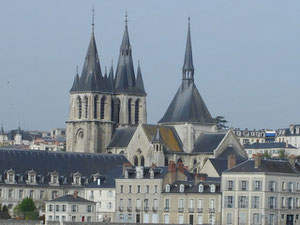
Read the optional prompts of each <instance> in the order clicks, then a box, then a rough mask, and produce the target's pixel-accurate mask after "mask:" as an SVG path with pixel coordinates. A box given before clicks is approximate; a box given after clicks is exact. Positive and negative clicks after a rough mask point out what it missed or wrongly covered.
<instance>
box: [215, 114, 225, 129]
mask: <svg viewBox="0 0 300 225" xmlns="http://www.w3.org/2000/svg"><path fill="white" fill-rule="evenodd" d="M214 120H215V121H216V123H217V128H218V129H219V130H222V129H226V128H228V126H227V125H226V124H227V123H228V121H227V120H226V119H225V117H224V116H216V117H215V118H214Z"/></svg>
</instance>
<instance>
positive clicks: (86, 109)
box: [84, 97, 89, 119]
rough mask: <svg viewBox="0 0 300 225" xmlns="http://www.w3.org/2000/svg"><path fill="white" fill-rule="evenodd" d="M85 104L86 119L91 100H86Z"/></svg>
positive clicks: (86, 98)
mask: <svg viewBox="0 0 300 225" xmlns="http://www.w3.org/2000/svg"><path fill="white" fill-rule="evenodd" d="M84 104H85V118H86V119H87V118H88V108H89V99H88V97H85V98H84Z"/></svg>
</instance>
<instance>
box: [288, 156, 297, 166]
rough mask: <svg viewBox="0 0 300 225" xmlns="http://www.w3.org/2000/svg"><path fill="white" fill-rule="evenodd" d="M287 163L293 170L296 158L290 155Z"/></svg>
mask: <svg viewBox="0 0 300 225" xmlns="http://www.w3.org/2000/svg"><path fill="white" fill-rule="evenodd" d="M289 163H290V164H291V166H292V167H294V168H295V166H296V156H295V155H290V157H289Z"/></svg>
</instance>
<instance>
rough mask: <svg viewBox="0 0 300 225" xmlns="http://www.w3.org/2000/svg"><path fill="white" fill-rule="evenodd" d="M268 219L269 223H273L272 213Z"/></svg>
mask: <svg viewBox="0 0 300 225" xmlns="http://www.w3.org/2000/svg"><path fill="white" fill-rule="evenodd" d="M268 220H269V221H268V222H269V224H274V214H270V215H269V218H268Z"/></svg>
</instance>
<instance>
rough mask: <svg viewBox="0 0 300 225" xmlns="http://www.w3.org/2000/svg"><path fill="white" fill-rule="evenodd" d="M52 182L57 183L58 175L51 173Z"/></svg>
mask: <svg viewBox="0 0 300 225" xmlns="http://www.w3.org/2000/svg"><path fill="white" fill-rule="evenodd" d="M52 183H53V184H57V183H58V176H57V175H53V176H52Z"/></svg>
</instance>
